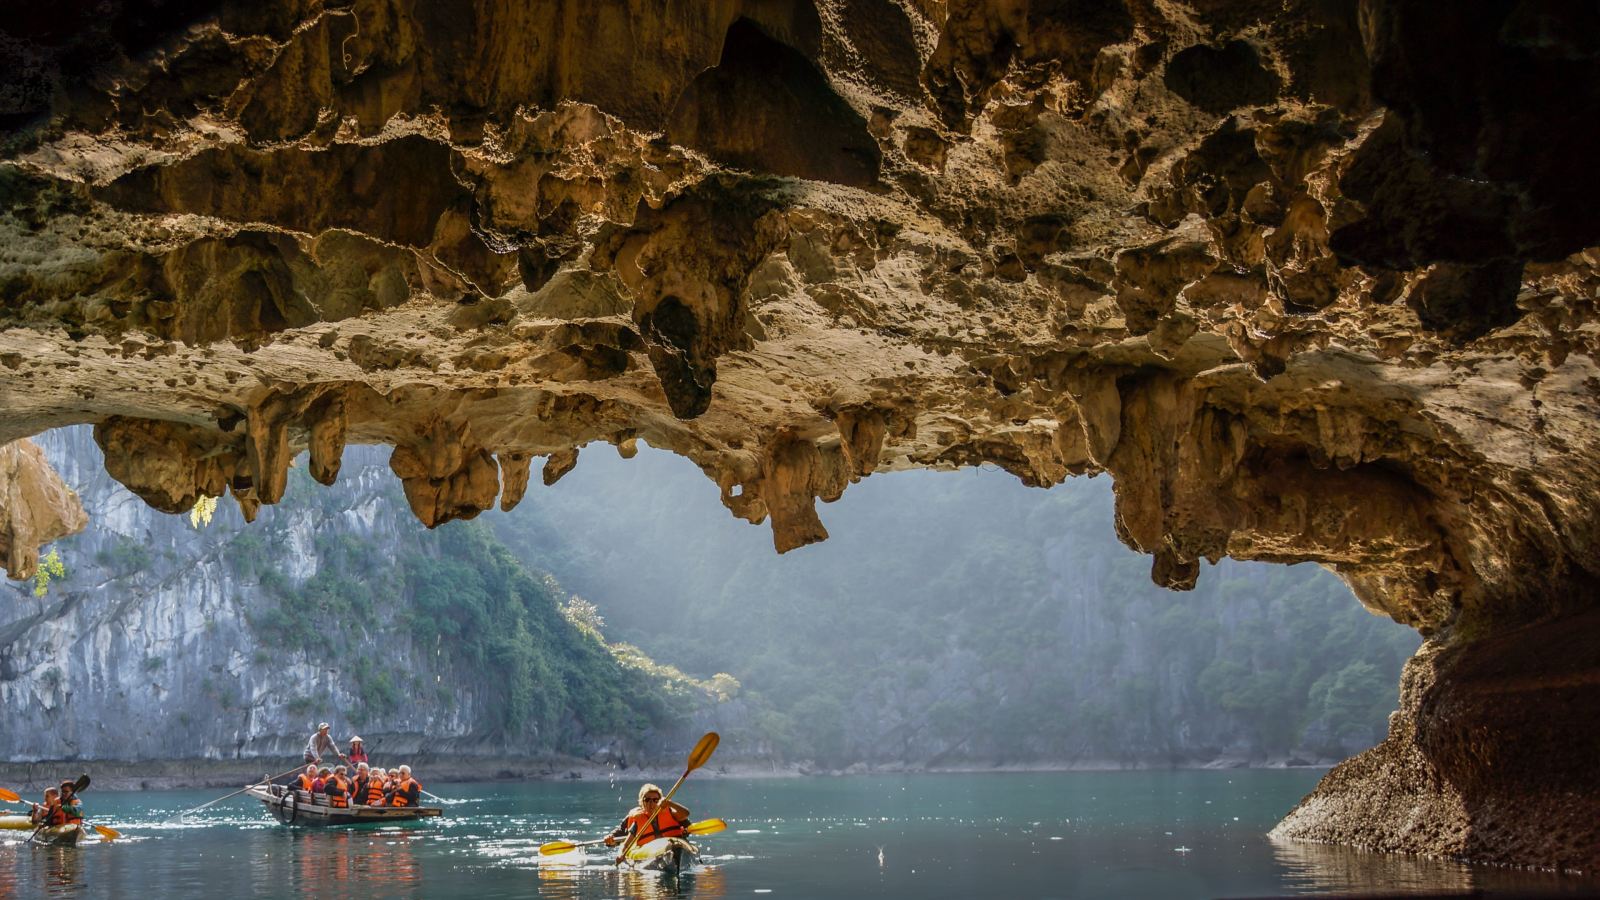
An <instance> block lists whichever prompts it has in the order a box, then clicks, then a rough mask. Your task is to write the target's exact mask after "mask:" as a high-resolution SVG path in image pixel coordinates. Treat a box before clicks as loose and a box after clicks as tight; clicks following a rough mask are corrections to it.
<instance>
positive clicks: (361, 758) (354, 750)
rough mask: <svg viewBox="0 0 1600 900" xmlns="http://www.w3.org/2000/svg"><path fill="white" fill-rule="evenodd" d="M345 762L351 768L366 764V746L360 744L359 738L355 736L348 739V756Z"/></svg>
mask: <svg viewBox="0 0 1600 900" xmlns="http://www.w3.org/2000/svg"><path fill="white" fill-rule="evenodd" d="M345 760H346V761H347V762H349V763H350V765H352V766H356V765H360V764H362V763H364V762H368V761H369V760H368V759H367V748H366V745H364V744H362V743H361V736H360V735H356V736H355V737H353V738H351V739H350V755H349V756H346V757H345Z"/></svg>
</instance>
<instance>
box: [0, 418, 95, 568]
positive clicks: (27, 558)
mask: <svg viewBox="0 0 1600 900" xmlns="http://www.w3.org/2000/svg"><path fill="white" fill-rule="evenodd" d="M87 524H89V517H88V515H87V514H86V513H84V511H83V504H82V503H81V502H79V500H78V495H77V494H76V493H74V492H73V490H72V489H71V488H69V487H67V485H66V483H65V482H63V481H62V480H61V476H60V475H58V474H56V470H55V469H53V468H51V466H50V461H49V460H47V459H45V456H44V453H43V452H41V451H40V450H39V448H38V447H37V446H36V445H34V443H33V442H32V441H27V440H20V441H12V442H11V443H9V444H6V445H4V446H0V564H3V565H4V566H5V570H6V574H7V575H10V576H11V577H12V578H30V577H32V576H33V574H34V573H35V572H37V571H38V570H39V547H40V546H41V545H43V544H48V543H50V542H51V541H55V540H59V539H60V538H64V537H67V536H69V535H74V534H77V533H78V532H80V531H82V530H83V527H84V526H85V525H87Z"/></svg>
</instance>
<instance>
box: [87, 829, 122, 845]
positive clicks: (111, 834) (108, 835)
mask: <svg viewBox="0 0 1600 900" xmlns="http://www.w3.org/2000/svg"><path fill="white" fill-rule="evenodd" d="M89 827H90V828H93V829H94V830H95V832H96V833H97V834H99V835H100V836H101V837H103V838H105V839H106V840H108V841H114V840H116V839H117V838H119V837H122V832H120V831H118V830H116V829H115V828H107V827H106V826H104V825H90V826H89Z"/></svg>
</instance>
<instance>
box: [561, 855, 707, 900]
mask: <svg viewBox="0 0 1600 900" xmlns="http://www.w3.org/2000/svg"><path fill="white" fill-rule="evenodd" d="M538 874H539V896H540V897H547V898H551V900H580V898H588V897H593V896H595V894H596V890H597V889H603V890H604V895H605V896H612V895H613V894H614V895H616V896H618V897H622V898H626V900H688V898H693V900H723V898H725V897H727V895H728V888H727V883H726V876H725V875H724V873H723V871H722V868H721V867H720V866H710V865H701V866H698V867H696V868H693V869H690V870H689V871H687V872H683V873H681V874H679V875H675V876H673V875H663V874H661V873H660V872H639V871H634V870H632V869H624V870H620V871H619V870H617V869H615V868H613V867H612V866H611V865H610V864H608V863H599V864H589V865H541V866H539V869H538Z"/></svg>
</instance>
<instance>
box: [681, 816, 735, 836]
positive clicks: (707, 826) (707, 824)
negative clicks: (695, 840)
mask: <svg viewBox="0 0 1600 900" xmlns="http://www.w3.org/2000/svg"><path fill="white" fill-rule="evenodd" d="M727 828H728V823H727V822H724V821H722V820H721V819H701V820H700V821H698V822H695V823H693V824H691V825H690V826H689V827H688V828H686V829H684V830H685V831H687V832H689V833H690V834H716V833H717V832H719V831H726V830H727Z"/></svg>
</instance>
